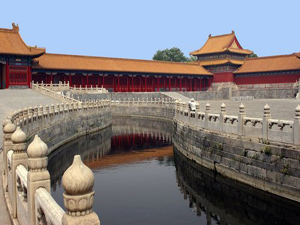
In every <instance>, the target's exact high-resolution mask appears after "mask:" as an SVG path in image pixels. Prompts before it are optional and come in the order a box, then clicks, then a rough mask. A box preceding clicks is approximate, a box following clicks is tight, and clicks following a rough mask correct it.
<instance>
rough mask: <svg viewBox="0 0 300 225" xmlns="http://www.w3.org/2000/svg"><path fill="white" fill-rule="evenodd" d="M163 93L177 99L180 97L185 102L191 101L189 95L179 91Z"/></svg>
mask: <svg viewBox="0 0 300 225" xmlns="http://www.w3.org/2000/svg"><path fill="white" fill-rule="evenodd" d="M162 94H164V95H166V96H168V97H170V98H175V99H180V100H181V101H183V102H189V101H190V99H189V98H188V97H185V96H183V95H181V94H179V93H177V92H162Z"/></svg>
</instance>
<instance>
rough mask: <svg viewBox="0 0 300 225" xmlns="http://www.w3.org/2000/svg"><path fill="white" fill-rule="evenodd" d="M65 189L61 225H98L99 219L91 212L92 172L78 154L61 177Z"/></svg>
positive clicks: (92, 202) (92, 194)
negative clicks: (64, 210)
mask: <svg viewBox="0 0 300 225" xmlns="http://www.w3.org/2000/svg"><path fill="white" fill-rule="evenodd" d="M62 185H63V187H64V189H65V192H64V194H63V196H64V205H65V207H66V209H67V212H66V213H65V214H64V215H63V218H62V224H63V225H76V224H78V225H79V224H93V225H100V220H99V218H98V216H97V214H96V213H95V212H93V204H94V195H95V191H93V186H94V174H93V172H92V171H91V170H90V169H89V168H88V167H87V166H86V165H84V164H83V162H82V161H81V158H80V155H75V156H74V160H73V164H72V165H71V166H70V167H69V168H68V169H67V170H66V172H65V173H64V175H63V178H62Z"/></svg>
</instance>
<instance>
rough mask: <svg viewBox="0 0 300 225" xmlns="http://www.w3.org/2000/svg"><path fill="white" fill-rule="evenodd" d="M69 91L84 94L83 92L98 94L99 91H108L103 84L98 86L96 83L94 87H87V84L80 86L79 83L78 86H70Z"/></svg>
mask: <svg viewBox="0 0 300 225" xmlns="http://www.w3.org/2000/svg"><path fill="white" fill-rule="evenodd" d="M70 91H71V92H72V93H76V94H85V93H89V94H99V93H108V90H107V89H105V88H104V87H103V86H102V87H98V85H96V87H92V86H90V87H88V86H87V85H85V86H84V87H81V85H80V86H79V87H70Z"/></svg>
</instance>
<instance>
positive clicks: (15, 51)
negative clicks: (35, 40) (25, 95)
mask: <svg viewBox="0 0 300 225" xmlns="http://www.w3.org/2000/svg"><path fill="white" fill-rule="evenodd" d="M12 26H13V28H12V29H0V88H1V89H3V88H9V87H10V86H14V85H18V86H27V87H29V86H30V82H31V61H32V60H33V59H34V58H36V57H39V56H41V55H42V54H44V53H45V49H41V48H36V47H30V46H27V45H26V44H25V43H24V41H23V40H22V38H21V36H20V34H19V27H18V26H17V25H15V24H14V23H13V24H12Z"/></svg>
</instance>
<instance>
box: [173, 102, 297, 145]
mask: <svg viewBox="0 0 300 225" xmlns="http://www.w3.org/2000/svg"><path fill="white" fill-rule="evenodd" d="M175 119H176V120H177V121H179V122H182V123H184V124H186V125H189V126H196V127H199V128H203V129H207V130H211V131H216V132H220V133H225V134H236V135H239V136H243V137H245V138H258V139H261V140H263V141H273V142H281V143H286V144H294V145H299V144H300V126H299V124H300V106H298V107H297V108H296V109H295V118H294V120H293V121H289V120H277V119H276V120H275V119H271V115H270V107H269V106H268V105H266V106H265V107H264V115H263V117H262V118H252V117H247V116H246V114H245V107H244V105H243V104H241V105H240V107H239V113H238V116H232V115H226V106H225V104H222V105H221V112H220V114H213V113H210V105H209V104H206V110H205V112H201V111H200V110H199V105H198V107H197V110H196V112H192V111H189V109H188V108H187V106H186V104H185V103H181V102H177V103H176V110H175Z"/></svg>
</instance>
